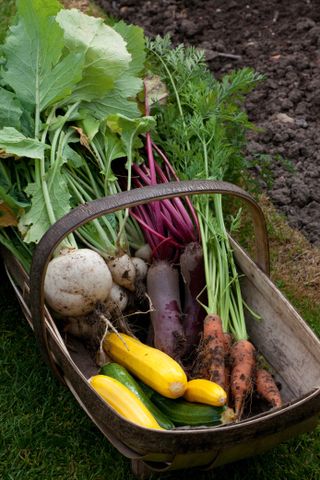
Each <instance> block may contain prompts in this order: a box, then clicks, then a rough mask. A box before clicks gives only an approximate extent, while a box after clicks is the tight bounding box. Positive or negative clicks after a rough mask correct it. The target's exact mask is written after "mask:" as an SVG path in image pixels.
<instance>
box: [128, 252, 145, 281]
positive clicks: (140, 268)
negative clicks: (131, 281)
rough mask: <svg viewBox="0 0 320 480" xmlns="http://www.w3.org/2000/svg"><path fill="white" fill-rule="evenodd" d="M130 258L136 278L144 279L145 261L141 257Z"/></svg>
mask: <svg viewBox="0 0 320 480" xmlns="http://www.w3.org/2000/svg"><path fill="white" fill-rule="evenodd" d="M131 260H132V263H133V265H134V268H135V269H136V280H138V281H144V280H145V279H146V277H147V273H148V265H147V263H146V262H145V261H144V260H143V259H142V258H139V257H132V258H131Z"/></svg>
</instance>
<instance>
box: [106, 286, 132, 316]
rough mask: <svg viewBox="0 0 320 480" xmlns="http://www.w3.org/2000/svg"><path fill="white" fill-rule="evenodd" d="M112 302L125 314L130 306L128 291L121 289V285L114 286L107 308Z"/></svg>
mask: <svg viewBox="0 0 320 480" xmlns="http://www.w3.org/2000/svg"><path fill="white" fill-rule="evenodd" d="M110 302H111V303H112V304H115V305H117V307H118V308H119V310H120V311H121V312H123V311H124V310H125V308H126V306H127V305H128V294H127V292H126V290H125V289H124V288H123V287H120V285H118V284H117V283H113V284H112V288H111V291H110V295H109V297H108V301H107V306H108V305H109V304H110Z"/></svg>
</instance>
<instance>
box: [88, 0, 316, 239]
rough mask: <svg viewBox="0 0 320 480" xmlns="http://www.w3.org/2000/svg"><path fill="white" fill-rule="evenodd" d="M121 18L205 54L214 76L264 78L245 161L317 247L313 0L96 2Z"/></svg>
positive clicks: (254, 98) (252, 106)
mask: <svg viewBox="0 0 320 480" xmlns="http://www.w3.org/2000/svg"><path fill="white" fill-rule="evenodd" d="M97 3H99V4H100V5H101V6H102V7H103V8H104V10H105V12H107V14H109V15H112V16H114V17H117V18H123V19H124V20H125V21H127V22H130V23H135V24H137V25H140V26H142V27H144V29H145V32H146V34H147V35H148V36H155V35H156V34H160V35H163V34H166V33H169V34H170V35H171V36H172V39H173V42H174V44H177V43H181V42H183V43H185V44H187V45H188V44H189V45H195V46H198V47H200V48H202V49H204V50H205V52H206V57H207V60H208V63H209V66H210V69H211V71H212V72H213V74H214V75H216V76H217V77H221V76H222V75H223V74H224V73H227V72H230V71H231V70H234V69H237V68H241V67H244V66H250V67H253V68H254V69H255V70H256V71H258V72H259V73H262V74H264V75H265V81H264V82H262V83H261V84H260V85H259V86H258V87H257V88H256V89H255V91H254V92H253V93H251V94H250V95H249V96H248V98H247V102H246V109H247V111H248V113H249V117H250V120H252V121H253V122H254V123H255V124H256V126H257V127H258V128H259V130H258V131H256V132H252V133H250V136H249V143H248V146H247V158H248V160H249V162H250V164H251V168H252V171H253V173H254V174H255V175H258V177H259V183H260V184H261V185H262V187H263V189H264V190H265V191H266V192H267V193H268V195H269V196H270V198H271V199H272V202H273V204H274V205H275V206H276V207H277V209H278V210H279V211H281V212H283V213H284V214H285V215H286V217H287V219H288V222H289V224H290V225H291V226H293V227H295V228H297V229H299V230H300V231H301V232H303V234H304V235H305V236H306V237H307V238H308V240H309V241H310V242H311V243H313V244H317V245H320V183H319V179H320V152H319V148H318V146H319V145H320V137H319V129H320V117H319V114H318V112H319V106H320V68H319V66H320V10H319V9H318V8H316V4H317V3H318V2H315V1H314V0H293V1H291V2H287V1H284V0H266V1H264V2H261V1H260V0H248V1H247V2H240V1H239V0H238V1H235V0H208V1H206V2H203V1H200V0H188V1H186V0H159V1H145V0H143V1H142V0H134V1H133V0H119V1H109V0H99V1H98V2H97Z"/></svg>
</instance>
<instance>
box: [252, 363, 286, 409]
mask: <svg viewBox="0 0 320 480" xmlns="http://www.w3.org/2000/svg"><path fill="white" fill-rule="evenodd" d="M256 390H257V393H258V394H259V395H260V396H261V397H262V398H264V399H265V400H266V401H267V402H269V403H270V404H271V405H272V406H273V407H281V405H282V400H281V394H280V391H279V389H278V387H277V385H276V382H275V381H274V379H273V377H272V375H271V373H270V372H268V371H267V370H265V369H263V368H259V369H258V370H257V371H256Z"/></svg>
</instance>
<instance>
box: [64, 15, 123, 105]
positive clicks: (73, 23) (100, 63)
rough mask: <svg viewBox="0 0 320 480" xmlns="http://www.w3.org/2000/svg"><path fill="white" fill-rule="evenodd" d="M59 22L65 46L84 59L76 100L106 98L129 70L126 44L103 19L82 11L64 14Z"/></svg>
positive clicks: (75, 94)
mask: <svg viewBox="0 0 320 480" xmlns="http://www.w3.org/2000/svg"><path fill="white" fill-rule="evenodd" d="M56 18H57V22H58V23H59V25H60V26H61V28H62V29H63V31H64V38H65V43H66V46H67V47H68V48H69V49H70V50H72V51H78V52H81V53H82V54H83V55H84V56H85V64H84V70H83V79H82V81H81V82H79V85H78V86H77V89H76V92H75V93H74V95H73V98H77V99H80V100H92V99H95V98H99V97H101V96H104V95H105V94H106V93H107V92H109V91H110V90H111V89H112V88H113V86H114V82H115V81H116V80H117V79H118V78H119V77H120V75H121V74H122V73H123V72H124V71H125V70H127V69H128V67H129V63H130V61H131V55H130V54H129V52H128V50H127V49H126V43H125V41H124V40H123V38H122V37H121V35H120V34H118V33H117V32H116V31H115V30H114V29H113V28H111V27H109V26H108V25H106V24H105V23H104V22H103V20H102V19H101V18H95V17H90V16H88V15H86V14H84V13H82V12H80V11H79V10H76V9H70V10H61V11H60V12H59V13H58V15H57V17H56Z"/></svg>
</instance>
